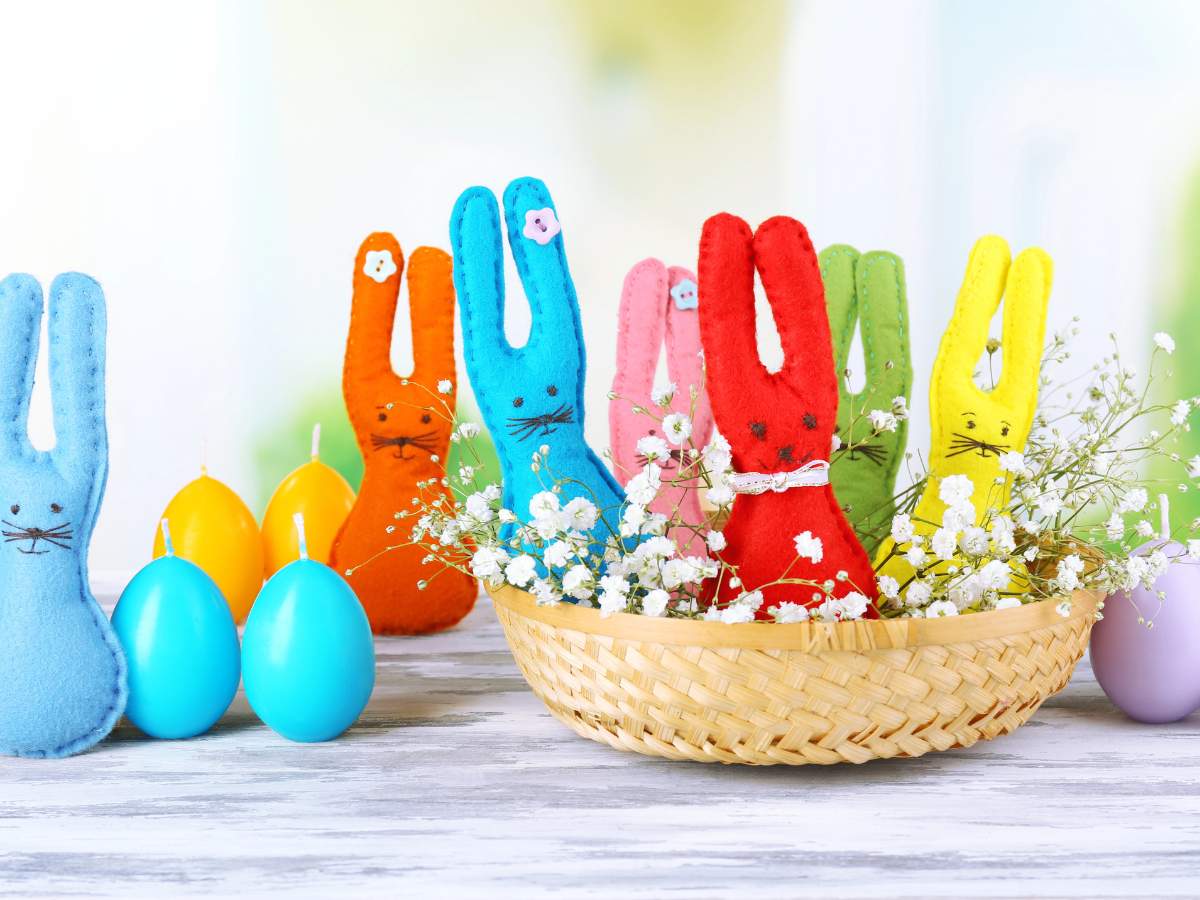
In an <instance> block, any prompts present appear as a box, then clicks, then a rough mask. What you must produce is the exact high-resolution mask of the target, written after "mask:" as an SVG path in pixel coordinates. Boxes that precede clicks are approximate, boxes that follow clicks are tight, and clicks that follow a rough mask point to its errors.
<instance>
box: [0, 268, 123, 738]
mask: <svg viewBox="0 0 1200 900" xmlns="http://www.w3.org/2000/svg"><path fill="white" fill-rule="evenodd" d="M41 321H42V289H41V286H40V285H39V284H38V283H37V282H36V281H35V280H34V279H33V278H31V277H29V276H28V275H10V276H9V277H8V278H6V279H4V280H3V281H0V522H2V525H0V530H2V533H3V537H4V541H3V543H0V635H3V638H4V642H5V646H4V652H3V653H0V753H4V754H8V755H16V756H41V757H56V756H68V755H70V754H72V753H78V752H80V751H82V750H86V749H87V748H88V747H91V746H92V745H93V744H95V743H96V742H97V741H99V740H100V739H101V738H103V737H104V736H105V735H106V734H108V732H109V731H110V730H112V727H113V725H114V724H115V723H116V721H117V719H118V718H119V717H120V715H121V713H122V711H123V710H124V709H125V698H126V678H125V657H124V655H123V654H122V653H121V646H120V644H119V643H118V642H117V638H116V635H115V634H114V633H113V630H112V628H111V627H110V626H109V623H108V619H107V618H105V616H104V613H103V612H102V611H101V609H100V607H99V605H98V604H97V603H96V600H95V598H93V597H92V594H91V592H90V591H89V589H88V579H87V549H88V541H89V540H90V538H91V534H92V526H93V524H94V523H95V521H96V513H97V512H98V511H99V509H100V500H101V498H102V497H103V495H104V481H105V476H106V474H107V471H108V438H107V435H106V432H105V424H104V329H105V317H104V294H103V293H102V292H101V290H100V285H98V284H97V283H96V282H95V281H93V280H92V279H91V278H88V277H87V276H86V275H77V274H68V275H60V276H58V278H56V279H55V280H54V284H53V285H51V287H50V323H49V329H48V330H49V335H50V387H51V391H52V393H53V396H54V431H55V435H56V437H57V442H56V444H55V447H54V449H53V450H51V451H49V452H45V451H39V450H35V449H34V448H33V447H32V446H31V445H30V443H29V437H28V435H27V434H26V420H27V418H28V413H29V397H30V393H31V392H32V390H33V371H34V363H35V361H36V359H37V348H38V339H39V337H40V334H41Z"/></svg>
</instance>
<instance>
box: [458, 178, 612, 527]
mask: <svg viewBox="0 0 1200 900" xmlns="http://www.w3.org/2000/svg"><path fill="white" fill-rule="evenodd" d="M504 216H505V220H506V222H507V225H508V244H509V247H510V248H511V250H512V255H513V260H514V261H515V262H516V265H517V272H518V274H519V275H520V276H521V284H522V285H523V286H524V288H525V295H526V296H527V297H528V299H529V306H530V308H531V310H532V313H533V325H532V327H531V329H530V332H529V340H528V342H527V343H526V344H525V346H523V347H519V348H518V347H513V346H511V345H510V344H509V343H508V340H507V339H506V338H505V335H504V245H503V243H502V241H501V237H500V215H499V210H498V209H497V206H496V197H495V195H494V194H492V192H491V191H489V190H488V189H487V188H483V187H473V188H469V189H468V190H466V191H465V192H463V194H462V196H461V197H459V198H458V202H457V203H456V204H455V206H454V213H453V215H452V216H451V219H450V244H451V248H452V250H453V253H454V285H455V288H456V290H457V291H458V308H459V310H461V315H462V328H463V345H464V351H465V354H466V361H467V374H468V375H469V376H470V379H471V387H472V388H473V389H474V391H475V396H476V398H477V399H478V400H479V407H480V410H481V411H482V412H483V419H484V422H485V423H486V424H487V427H488V430H489V431H490V432H491V435H492V440H493V441H494V442H495V445H496V451H497V453H498V455H499V457H500V464H501V467H502V469H503V474H504V498H503V503H504V506H505V507H506V508H507V509H511V510H513V512H515V513H516V514H517V516H519V517H520V518H521V519H523V520H526V521H527V520H528V517H529V501H530V498H531V497H533V495H534V494H536V493H538V492H539V491H544V490H546V489H547V488H548V487H549V486H550V484H552V481H551V478H558V479H563V480H564V483H563V490H562V495H561V499H562V503H563V504H566V503H567V502H568V501H569V500H570V499H572V498H574V497H585V498H587V499H588V500H590V501H591V502H593V503H594V504H595V505H596V507H597V508H598V509H599V510H600V512H601V516H602V518H601V519H600V520H598V521H597V523H596V527H595V528H594V529H593V531H592V533H593V534H595V535H596V536H597V538H598V539H600V540H603V539H604V538H605V537H606V536H608V535H610V534H614V533H615V532H616V528H617V523H618V522H619V520H620V505H621V504H622V503H623V502H624V499H625V495H624V492H623V491H622V490H621V487H620V485H619V484H618V483H617V481H616V479H615V478H613V476H612V474H611V473H610V472H609V471H608V469H607V468H605V466H604V464H603V463H602V462H601V461H600V459H599V458H598V457H597V456H596V454H595V453H594V452H592V450H591V449H590V448H589V447H588V445H587V444H586V443H585V441H584V438H583V376H584V369H585V360H584V349H583V334H582V332H581V330H580V325H579V301H578V300H577V299H576V296H575V285H574V284H573V283H572V281H571V273H570V272H569V271H568V269H567V257H566V253H565V252H564V250H563V241H562V235H561V234H560V233H559V232H560V227H559V222H558V215H557V213H556V212H555V210H554V202H553V201H552V200H551V199H550V192H549V191H548V190H546V186H545V185H544V184H543V183H542V182H541V181H539V180H537V179H536V178H520V179H517V180H516V181H514V182H513V183H512V184H510V185H509V186H508V189H507V190H506V191H505V192H504ZM543 445H545V446H548V447H549V448H550V455H549V459H548V468H549V470H550V473H552V474H550V473H548V472H547V471H546V470H545V469H543V470H542V471H541V472H533V471H532V470H531V468H530V462H531V457H532V455H533V453H534V452H535V451H536V450H537V449H538V448H539V447H542V446H543ZM514 527H515V526H511V525H510V526H507V527H506V530H505V531H504V532H502V533H501V536H502V537H505V538H507V537H509V536H511V534H512V531H513V528H514Z"/></svg>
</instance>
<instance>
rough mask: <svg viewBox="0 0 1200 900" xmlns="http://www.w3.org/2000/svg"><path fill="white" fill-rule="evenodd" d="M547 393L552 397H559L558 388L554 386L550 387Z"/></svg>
mask: <svg viewBox="0 0 1200 900" xmlns="http://www.w3.org/2000/svg"><path fill="white" fill-rule="evenodd" d="M546 393H547V394H549V395H550V396H551V397H557V396H558V388H557V387H555V386H554V385H550V386H549V387H547V388H546Z"/></svg>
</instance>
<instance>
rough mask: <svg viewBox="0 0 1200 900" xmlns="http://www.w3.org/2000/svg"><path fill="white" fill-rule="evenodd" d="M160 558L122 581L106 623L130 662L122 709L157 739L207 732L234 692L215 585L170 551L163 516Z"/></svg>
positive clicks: (223, 609) (233, 667) (226, 623)
mask: <svg viewBox="0 0 1200 900" xmlns="http://www.w3.org/2000/svg"><path fill="white" fill-rule="evenodd" d="M162 536H163V541H164V543H165V545H166V555H164V556H161V557H159V558H158V559H156V560H154V561H153V562H151V563H150V564H149V565H147V566H145V567H144V568H143V569H142V570H141V571H140V572H138V573H137V575H135V576H134V577H133V580H132V581H130V582H129V584H128V585H126V587H125V590H124V591H123V592H122V593H121V598H120V599H119V600H118V601H117V608H116V609H115V610H114V611H113V617H112V624H113V628H114V630H115V631H116V633H117V638H118V639H119V640H120V641H121V646H122V647H123V648H124V650H125V658H126V660H127V661H128V664H129V704H128V706H127V707H126V710H125V714H126V715H127V716H128V717H129V719H130V721H132V722H133V724H134V725H136V726H137V727H138V728H140V729H141V730H142V731H144V732H145V733H146V734H148V735H150V736H151V737H156V738H190V737H195V736H196V735H199V734H204V732H206V731H208V730H209V729H210V728H212V726H213V725H214V724H216V722H217V720H218V719H220V718H221V716H222V715H224V713H225V710H227V709H228V708H229V704H230V703H231V702H232V701H233V697H234V695H235V694H236V693H237V687H238V679H239V676H240V674H241V656H240V653H239V650H238V637H237V626H236V625H234V623H233V616H232V615H231V614H230V612H229V605H228V604H227V603H226V602H225V598H224V597H223V596H222V595H221V591H220V590H219V589H218V588H217V585H216V583H215V582H214V581H213V580H212V579H211V578H209V577H208V575H206V574H205V573H204V570H203V569H201V568H200V567H199V566H197V565H195V564H194V563H190V562H188V561H187V560H186V559H183V558H181V557H178V556H176V555H175V549H174V547H173V546H172V544H171V532H170V530H169V526H168V523H167V520H166V519H163V520H162Z"/></svg>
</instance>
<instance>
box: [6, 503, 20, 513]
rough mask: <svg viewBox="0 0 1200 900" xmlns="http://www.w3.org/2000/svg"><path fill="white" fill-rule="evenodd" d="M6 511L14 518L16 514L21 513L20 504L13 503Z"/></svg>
mask: <svg viewBox="0 0 1200 900" xmlns="http://www.w3.org/2000/svg"><path fill="white" fill-rule="evenodd" d="M8 511H9V512H11V513H12V514H13V515H14V516H15V515H16V514H17V513H19V512H20V511H21V504H20V503H14V504H13V505H12V506H10V507H9V508H8Z"/></svg>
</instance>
